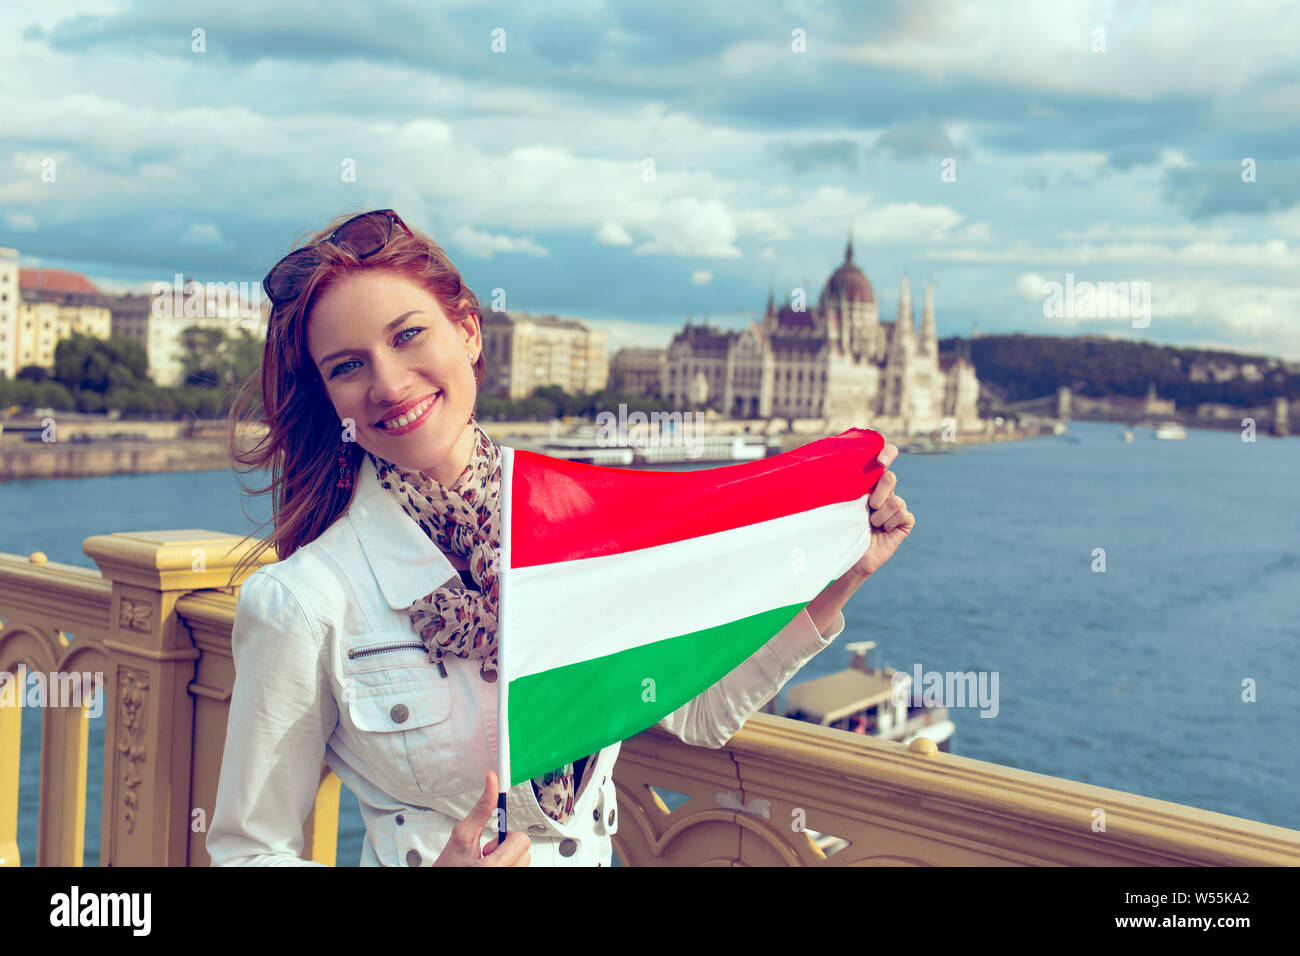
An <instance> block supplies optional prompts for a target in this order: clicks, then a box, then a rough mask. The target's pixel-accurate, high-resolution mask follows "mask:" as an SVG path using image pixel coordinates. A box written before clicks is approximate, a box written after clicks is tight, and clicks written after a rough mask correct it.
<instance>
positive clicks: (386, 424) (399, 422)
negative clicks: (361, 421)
mask: <svg viewBox="0 0 1300 956" xmlns="http://www.w3.org/2000/svg"><path fill="white" fill-rule="evenodd" d="M441 397H442V392H435V393H434V394H433V396H432V397H431V398H426V399H425V400H424V401H422V402H420V404H418V405H416V406H415V407H414V408H412V409H411V410H410V411H408V412H406V413H404V414H402V415H398V416H396V417H395V418H390V419H386V420H384V421H381V422H379V423H378V424H376V426H375V427H376V428H378V429H379V430H380V431H385V432H392V433H394V434H401V433H402V432H404V431H408V430H410V429H411V428H413V427H415V426H416V425H417V424H419V423H420V422H421V421H423V420H424V419H425V418H426V417H427V416H428V414H429V411H430V410H431V409H432V408H433V406H434V405H436V404H437V403H438V399H439V398H441Z"/></svg>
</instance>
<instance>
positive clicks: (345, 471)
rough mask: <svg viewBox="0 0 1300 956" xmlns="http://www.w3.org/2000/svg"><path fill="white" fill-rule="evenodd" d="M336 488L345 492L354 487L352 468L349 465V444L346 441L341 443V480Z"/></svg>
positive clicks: (336, 483) (335, 485)
mask: <svg viewBox="0 0 1300 956" xmlns="http://www.w3.org/2000/svg"><path fill="white" fill-rule="evenodd" d="M334 487H335V488H342V489H343V490H344V491H347V490H349V489H350V488H351V487H352V466H351V465H350V464H348V443H347V442H345V441H341V442H339V480H338V481H337V482H335V484H334Z"/></svg>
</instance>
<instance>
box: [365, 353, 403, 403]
mask: <svg viewBox="0 0 1300 956" xmlns="http://www.w3.org/2000/svg"><path fill="white" fill-rule="evenodd" d="M370 370H371V376H370V401H371V403H372V404H373V405H374V406H375V408H377V409H379V410H380V411H383V410H384V409H385V408H387V407H389V406H392V405H396V404H398V403H399V402H401V401H403V400H404V399H406V398H407V397H409V396H410V393H411V370H410V369H408V368H407V367H406V366H405V365H404V364H403V363H402V362H401V361H400V360H398V359H394V358H389V357H388V356H385V355H376V356H373V357H372V358H371V363H370Z"/></svg>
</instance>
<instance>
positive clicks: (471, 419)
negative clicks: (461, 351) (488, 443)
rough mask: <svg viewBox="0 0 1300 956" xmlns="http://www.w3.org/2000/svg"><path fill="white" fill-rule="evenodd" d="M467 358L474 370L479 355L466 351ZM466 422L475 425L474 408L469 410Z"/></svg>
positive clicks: (471, 368)
mask: <svg viewBox="0 0 1300 956" xmlns="http://www.w3.org/2000/svg"><path fill="white" fill-rule="evenodd" d="M465 358H467V359H469V367H470V370H471V371H473V369H474V361H475V359H477V358H478V356H477V355H475V354H474V353H473V352H466V353H465ZM465 424H466V425H473V424H474V410H473V409H472V408H471V409H470V412H469V418H467V419H466V420H465Z"/></svg>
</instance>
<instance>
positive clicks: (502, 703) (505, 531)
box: [497, 447, 515, 793]
mask: <svg viewBox="0 0 1300 956" xmlns="http://www.w3.org/2000/svg"><path fill="white" fill-rule="evenodd" d="M514 465H515V450H514V449H513V448H505V447H503V448H502V449H501V553H500V554H499V555H497V597H498V598H500V604H499V605H498V607H497V763H498V770H497V775H498V776H499V777H500V778H501V779H500V781H499V783H500V784H501V792H502V793H507V792H509V790H510V724H509V722H508V717H509V698H510V682H509V681H508V680H507V679H506V653H507V652H508V650H509V645H510V641H509V639H508V632H509V631H511V630H512V628H510V626H509V618H510V613H509V611H510V602H509V599H508V598H507V597H506V594H507V589H506V582H507V581H509V579H510V574H509V569H510V489H511V480H512V477H513V475H514V470H515V469H514Z"/></svg>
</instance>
